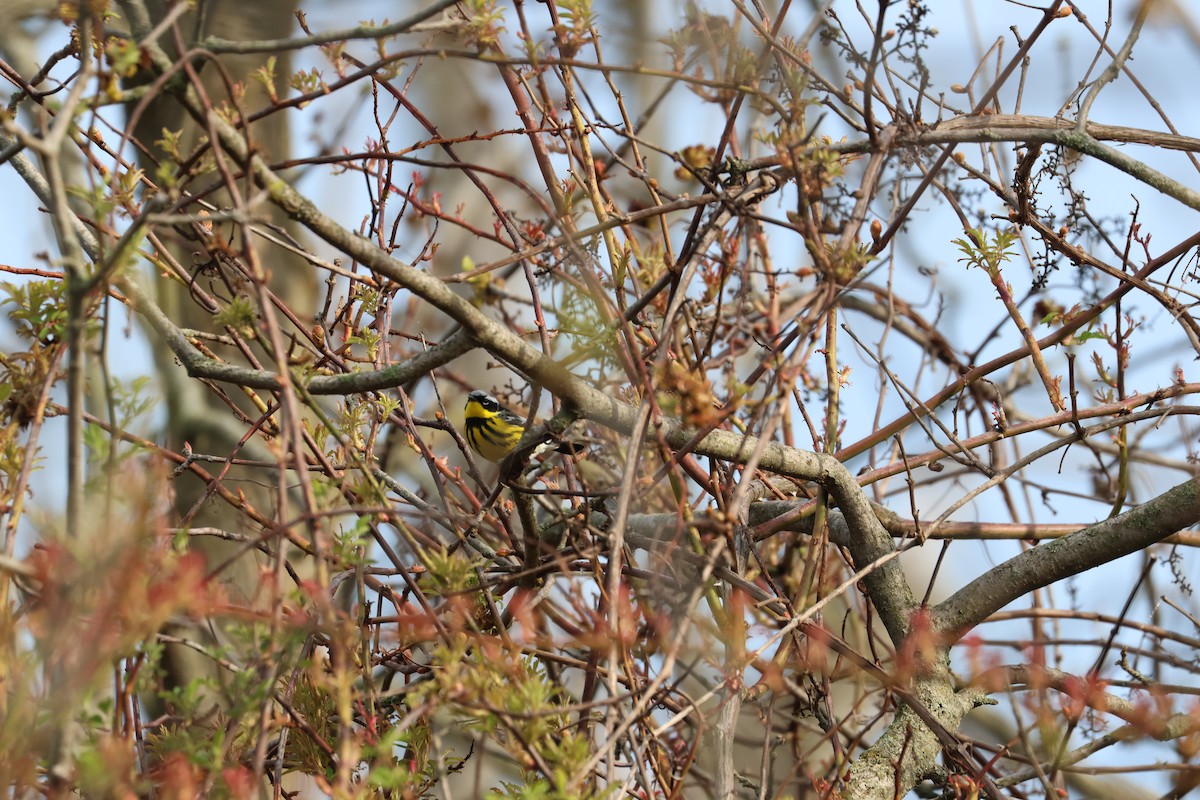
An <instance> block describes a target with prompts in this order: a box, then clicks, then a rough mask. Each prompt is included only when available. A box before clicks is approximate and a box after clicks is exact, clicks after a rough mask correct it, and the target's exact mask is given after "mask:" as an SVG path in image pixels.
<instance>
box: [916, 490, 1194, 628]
mask: <svg viewBox="0 0 1200 800" xmlns="http://www.w3.org/2000/svg"><path fill="white" fill-rule="evenodd" d="M1197 521H1200V480H1197V479H1192V480H1189V481H1185V482H1184V483H1181V484H1179V485H1178V486H1176V487H1175V488H1173V489H1170V490H1168V491H1166V492H1164V493H1163V494H1161V495H1159V496H1158V497H1156V498H1154V499H1153V500H1150V501H1149V502H1147V503H1143V504H1142V505H1140V506H1138V507H1137V508H1135V509H1132V510H1130V511H1126V512H1125V513H1124V514H1121V515H1120V516H1117V517H1113V518H1112V519H1106V520H1104V521H1103V522H1098V523H1096V524H1095V525H1092V526H1090V527H1088V528H1084V529H1083V530H1081V531H1079V532H1078V533H1074V534H1071V535H1070V536H1066V537H1064V538H1062V539H1058V540H1056V541H1053V542H1051V543H1049V544H1045V545H1040V546H1038V547H1034V548H1031V549H1029V550H1026V551H1025V552H1023V553H1021V554H1020V555H1018V556H1016V557H1014V558H1010V559H1009V560H1008V561H1006V562H1004V563H1003V564H1001V565H999V566H997V567H995V568H993V569H990V570H988V571H987V572H985V573H984V574H983V575H981V576H979V577H978V578H976V579H975V580H973V581H971V583H969V584H967V585H966V586H964V587H963V588H962V589H960V590H958V591H957V592H955V593H954V594H953V595H952V596H951V597H949V598H948V599H946V600H945V601H944V602H942V603H941V604H939V605H938V606H937V607H936V608H934V609H933V624H934V627H935V629H936V630H938V631H941V632H942V633H943V634H944V635H945V636H947V637H949V639H950V640H953V641H957V640H958V639H959V638H960V637H961V636H962V635H963V634H964V633H966V632H967V631H968V630H970V629H971V628H973V627H974V626H976V625H978V624H979V623H981V622H983V621H984V620H985V619H987V618H988V616H990V615H991V614H993V613H995V612H996V611H999V610H1000V609H1001V608H1003V607H1004V606H1006V605H1008V604H1009V603H1011V602H1012V601H1014V600H1016V599H1017V598H1019V597H1021V596H1022V595H1024V594H1025V593H1027V592H1032V591H1033V590H1034V589H1040V588H1042V587H1044V586H1049V585H1050V584H1052V583H1054V582H1056V581H1060V580H1062V579H1064V578H1069V577H1071V576H1072V575H1078V574H1080V573H1081V572H1086V571H1087V570H1089V569H1092V568H1093V567H1098V566H1100V565H1101V564H1107V563H1108V562H1110V561H1115V560H1116V559H1118V558H1121V557H1122V556H1127V555H1129V554H1130V553H1136V552H1137V551H1139V550H1142V549H1144V548H1146V547H1149V546H1150V545H1152V544H1155V543H1157V542H1160V541H1162V540H1163V539H1165V538H1166V537H1168V536H1170V535H1172V534H1174V533H1176V532H1177V531H1180V530H1182V529H1184V528H1187V527H1189V526H1191V525H1194V524H1195V523H1196V522H1197Z"/></svg>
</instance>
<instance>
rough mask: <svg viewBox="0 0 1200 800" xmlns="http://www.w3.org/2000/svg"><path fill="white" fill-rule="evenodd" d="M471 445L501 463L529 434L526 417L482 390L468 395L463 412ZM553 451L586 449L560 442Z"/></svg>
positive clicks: (491, 459)
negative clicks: (526, 429)
mask: <svg viewBox="0 0 1200 800" xmlns="http://www.w3.org/2000/svg"><path fill="white" fill-rule="evenodd" d="M463 421H464V423H465V427H466V432H467V444H469V445H471V449H472V450H474V451H475V452H476V453H478V454H479V455H480V456H482V457H483V458H486V459H487V460H488V461H491V462H493V463H496V464H498V463H500V462H501V461H503V460H504V457H505V456H507V455H508V454H509V453H511V452H512V450H513V448H514V447H516V446H517V442H519V441H521V436H522V435H523V434H524V433H525V418H524V417H522V416H521V415H519V414H515V413H513V412H512V411H509V410H508V409H507V408H505V407H504V406H502V405H500V401H498V400H497V399H496V398H494V397H492V396H491V395H490V394H488V393H487V392H481V391H479V390H478V389H476V390H475V391H473V392H471V393H470V394H468V395H467V407H466V409H465V410H464V412H463ZM552 449H554V450H556V451H557V452H559V453H577V452H579V450H580V449H582V448H581V447H580V446H579V445H577V444H573V443H571V442H560V443H558V445H557V446H555V447H553V448H552Z"/></svg>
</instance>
